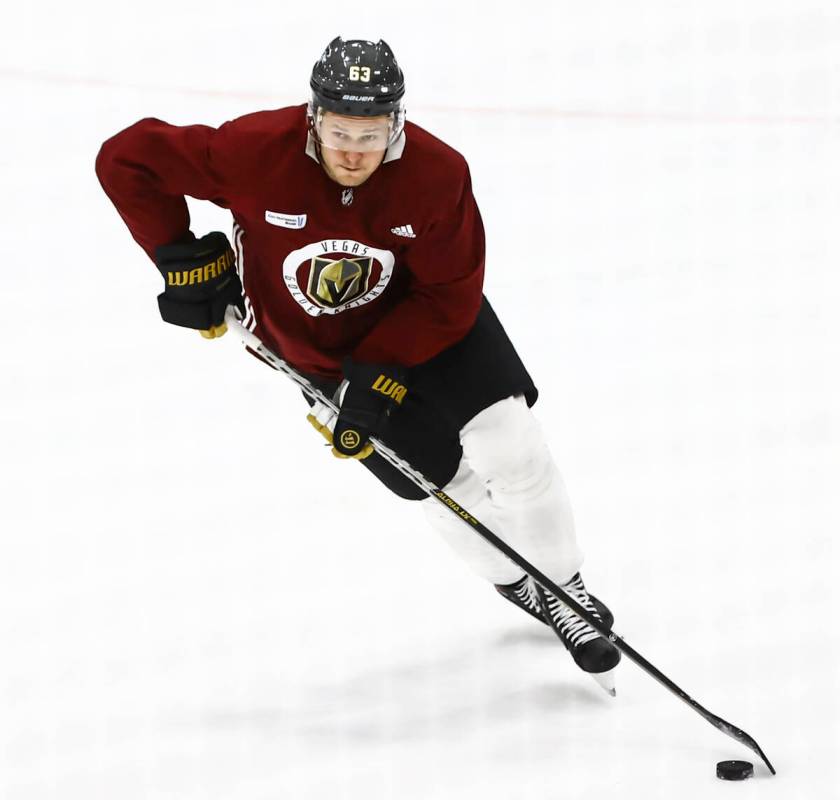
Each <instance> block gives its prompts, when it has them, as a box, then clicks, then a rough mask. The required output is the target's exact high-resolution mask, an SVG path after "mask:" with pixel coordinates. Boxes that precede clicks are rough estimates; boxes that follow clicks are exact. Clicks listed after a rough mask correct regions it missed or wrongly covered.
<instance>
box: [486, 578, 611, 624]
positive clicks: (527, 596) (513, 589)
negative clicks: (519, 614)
mask: <svg viewBox="0 0 840 800" xmlns="http://www.w3.org/2000/svg"><path fill="white" fill-rule="evenodd" d="M496 591H497V592H498V593H499V594H500V595H501V596H502V597H504V598H505V600H510V602H511V603H513V604H514V605H515V606H516V607H517V608H521V609H522V610H523V611H524V612H526V613H527V614H530V615H531V616H532V617H533V618H534V619H538V620H539V621H540V622H542V623H543V625H548V624H549V623H548V620H547V619H546V618H545V615H544V614H543V611H542V606H541V605H540V598H539V596H538V595H537V590H536V589H535V588H534V582H533V581H532V580H531V579H530V578H529V577H528V576H527V575H523V576H522V577H521V578H520V579H519V580H518V581H517V582H516V583H508V584H499V583H497V584H496ZM589 599H590V600H591V601H592V605H593V606H594V607H595V611H596V612H597V613H598V616H599V617H600V618H601V619H602V620H603V622H604V624H605V625H606V626H607V627H608V628H612V626H613V615H612V611H610V610H609V609H608V608H607V607H606V606H605V605H604V604H603V603H602V602H601V601H600V600H599V599H598V598H597V597H595V595H594V594H590V595H589Z"/></svg>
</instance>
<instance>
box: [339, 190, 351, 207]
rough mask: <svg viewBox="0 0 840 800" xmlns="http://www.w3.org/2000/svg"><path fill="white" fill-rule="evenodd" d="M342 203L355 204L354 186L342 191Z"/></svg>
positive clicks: (346, 204)
mask: <svg viewBox="0 0 840 800" xmlns="http://www.w3.org/2000/svg"><path fill="white" fill-rule="evenodd" d="M341 205H343V206H351V205H353V187H352V186H351V187H350V188H349V189H345V190H344V191H343V192H342V193H341Z"/></svg>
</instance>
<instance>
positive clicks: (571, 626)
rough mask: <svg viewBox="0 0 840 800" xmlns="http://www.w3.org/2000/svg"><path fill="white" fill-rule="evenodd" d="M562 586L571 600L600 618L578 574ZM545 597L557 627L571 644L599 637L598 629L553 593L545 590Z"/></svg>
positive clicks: (578, 644) (578, 643)
mask: <svg viewBox="0 0 840 800" xmlns="http://www.w3.org/2000/svg"><path fill="white" fill-rule="evenodd" d="M562 588H563V591H564V592H566V593H567V594H568V595H569V596H570V597H571V598H572V599H573V600H577V602H578V603H580V605H582V606H583V607H584V608H585V609H586V610H587V611H588V612H589V613H590V614H592V615H593V616H594V617H595V618H596V619H601V615H600V614H599V613H598V611H597V610H596V609H595V606H594V605H593V604H592V601H591V600H590V599H589V593H588V592H587V591H586V587H585V586H584V585H583V581H582V580H581V579H580V575H575V577H574V578H572V580H570V581H569V582H568V583H566V584H564V585H563V587H562ZM546 599H547V600H548V610H549V612H550V613H551V617H552V619H553V620H554V622H555V624H556V625H557V628H558V629H559V631H560V632H561V633H562V634H563V635H564V636H565V637H566V638H567V639H568V640H569V642H570V643H571V644H572V645H574V646H575V647H579V646H580V645H582V644H586V643H587V642H591V641H593V640H595V639H597V638H599V637H600V635H601V634H600V633H598V631H596V630H595V629H594V628H593V627H592V626H591V625H589V624H588V623H587V622H585V621H584V620H583V619H581V618H580V617H579V616H578V615H577V614H575V612H574V611H572V610H571V609H570V608H568V607H567V606H565V605H563V603H562V602H561V601H560V600H558V599H557V598H556V597H555V596H554V595H553V594H549V593H548V592H546Z"/></svg>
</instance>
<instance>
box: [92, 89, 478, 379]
mask: <svg viewBox="0 0 840 800" xmlns="http://www.w3.org/2000/svg"><path fill="white" fill-rule="evenodd" d="M97 174H98V176H99V179H100V181H101V182H102V185H103V187H104V189H105V191H106V192H107V194H108V196H109V197H110V198H111V200H112V201H113V203H114V205H115V206H116V207H117V210H118V211H119V213H120V215H121V216H122V218H123V220H125V223H126V225H128V228H129V230H130V231H131V234H132V235H133V236H134V238H135V239H136V240H137V242H138V243H139V244H140V245H141V246H142V247H143V249H144V250H145V251H146V253H148V254H149V256H150V257H153V256H154V250H155V248H156V247H157V246H159V245H163V244H169V243H170V242H173V241H175V240H177V239H179V238H181V237H183V236H184V235H185V234H186V233H187V231H188V230H189V225H190V219H189V212H188V210H187V204H186V201H185V200H184V196H185V195H189V196H190V197H196V198H200V199H202V200H210V201H211V202H213V203H215V204H217V205H219V206H222V207H223V208H227V209H230V211H231V212H232V214H233V218H234V233H233V239H234V241H233V246H234V250H235V251H236V255H237V268H238V270H239V272H240V276H241V277H242V281H243V286H244V288H245V295H246V311H247V316H246V319H245V324H246V325H247V327H249V328H250V329H251V330H254V331H255V332H256V333H257V335H258V336H260V338H262V339H263V340H264V341H265V342H266V343H267V344H269V346H273V348H274V349H276V350H278V351H279V352H280V353H281V354H282V355H283V357H284V358H286V359H287V360H288V361H289V362H290V363H291V364H293V365H294V366H296V367H298V368H299V369H301V370H303V371H306V372H311V373H317V374H321V375H326V376H329V377H338V376H339V375H340V372H341V361H342V359H343V358H344V357H345V356H348V355H350V356H352V357H353V358H354V359H356V360H357V361H364V362H379V363H390V364H401V365H404V366H413V365H415V364H418V363H421V362H423V361H427V360H428V359H430V358H431V357H432V356H434V355H436V354H437V353H439V352H440V351H441V350H443V349H445V348H446V347H448V346H449V345H451V344H454V343H455V342H457V341H458V340H459V339H461V338H462V337H463V336H464V335H465V334H466V332H467V331H468V330H469V329H470V327H471V326H472V324H473V322H474V321H475V318H476V315H477V314H478V309H479V306H480V304H481V289H482V282H483V277H484V229H483V226H482V223H481V216H480V214H479V211H478V208H477V206H476V204H475V199H474V198H473V194H472V188H471V183H470V174H469V168H468V167H467V164H466V162H465V161H464V158H463V157H462V156H461V155H460V154H459V153H457V152H456V151H455V150H453V149H452V148H450V147H448V146H447V145H445V144H444V143H443V142H441V141H440V140H439V139H436V138H435V137H434V136H432V135H431V134H429V133H427V132H426V131H424V130H423V129H422V128H420V127H418V126H417V125H413V124H411V123H407V124H406V126H405V131H404V133H403V134H402V135H401V137H400V139H399V140H397V142H396V143H395V144H394V145H392V146H391V147H390V148H389V149H388V151H387V153H386V155H385V159H384V161H383V162H382V164H381V165H380V167H379V168H378V169H377V170H376V171H375V172H374V173H373V174H372V175H371V177H370V178H368V180H367V181H366V182H365V183H364V184H362V185H361V186H357V187H354V188H352V189H348V188H345V187H342V186H340V185H339V184H337V183H335V182H334V181H332V180H331V179H330V178H329V177H327V175H326V173H325V172H324V170H323V168H322V167H321V165H320V164H319V163H318V160H317V154H316V151H315V147H314V143H313V141H312V139H311V137H310V136H309V133H308V126H307V121H306V107H305V106H295V107H291V108H283V109H279V110H277V111H261V112H257V113H255V114H249V115H247V116H244V117H240V118H239V119H236V120H233V121H232V122H227V123H225V124H224V125H222V126H221V127H220V128H218V129H216V128H211V127H208V126H205V125H190V126H186V127H177V126H174V125H169V124H167V123H165V122H161V121H160V120H157V119H144V120H141V121H140V122H138V123H136V124H135V125H133V126H131V127H130V128H127V129H126V130H124V131H122V132H121V133H119V134H117V135H116V136H114V137H113V138H112V139H109V140H108V141H107V142H105V144H104V145H103V146H102V150H101V151H100V153H99V157H98V159H97Z"/></svg>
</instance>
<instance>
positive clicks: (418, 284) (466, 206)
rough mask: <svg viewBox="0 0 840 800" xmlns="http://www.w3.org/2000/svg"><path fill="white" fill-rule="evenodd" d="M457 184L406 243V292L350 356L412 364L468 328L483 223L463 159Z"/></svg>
mask: <svg viewBox="0 0 840 800" xmlns="http://www.w3.org/2000/svg"><path fill="white" fill-rule="evenodd" d="M459 189H460V191H459V192H458V193H457V199H456V200H455V201H454V202H450V203H449V204H448V207H447V206H445V207H444V208H443V209H442V211H441V213H440V214H439V215H438V216H437V217H436V219H435V221H434V222H432V224H431V225H430V226H429V227H428V229H426V230H424V231H423V233H421V234H419V235H418V238H417V240H416V241H415V242H413V243H412V245H411V246H410V247H409V248H408V250H407V252H406V254H405V257H404V264H405V266H406V267H407V268H408V270H409V273H410V284H409V294H408V296H407V297H406V298H405V299H404V300H402V301H401V302H400V303H398V304H397V305H396V306H395V307H394V308H393V309H391V311H390V312H389V313H388V314H387V315H385V316H384V317H383V318H382V319H381V320H379V322H378V323H377V324H376V325H375V326H374V328H373V329H372V330H371V331H370V332H369V333H368V334H367V336H365V338H364V339H363V340H362V341H361V342H360V343H359V344H358V345H357V346H356V348H355V349H354V351H353V358H354V359H355V360H357V361H362V362H378V363H386V364H399V365H401V366H406V367H411V366H415V365H416V364H421V363H423V362H424V361H428V360H429V359H430V358H433V357H434V356H436V355H437V354H438V353H440V352H441V351H442V350H444V349H446V348H447V347H449V346H450V345H453V344H455V343H456V342H458V341H460V340H461V339H462V338H463V337H464V336H465V335H466V334H467V332H468V331H469V330H470V328H472V326H473V324H474V323H475V320H476V317H477V316H478V311H479V308H480V307H481V298H482V286H483V284H484V226H483V224H482V222H481V214H480V213H479V210H478V206H477V205H476V202H475V198H474V197H473V193H472V185H471V181H470V174H469V169H468V168H467V166H466V163H464V174H463V178H462V181H461V183H460V186H459Z"/></svg>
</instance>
